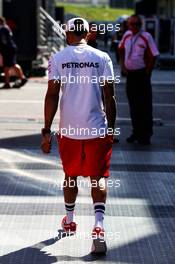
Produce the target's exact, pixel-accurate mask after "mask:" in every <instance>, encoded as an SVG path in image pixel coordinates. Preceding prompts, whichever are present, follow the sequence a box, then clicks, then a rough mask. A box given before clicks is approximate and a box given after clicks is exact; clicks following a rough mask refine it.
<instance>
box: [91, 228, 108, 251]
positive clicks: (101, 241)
mask: <svg viewBox="0 0 175 264" xmlns="http://www.w3.org/2000/svg"><path fill="white" fill-rule="evenodd" d="M104 236H105V231H104V229H103V228H101V227H98V226H96V227H94V229H93V231H92V239H93V242H92V248H91V253H101V254H106V252H107V245H106V242H105V238H104Z"/></svg>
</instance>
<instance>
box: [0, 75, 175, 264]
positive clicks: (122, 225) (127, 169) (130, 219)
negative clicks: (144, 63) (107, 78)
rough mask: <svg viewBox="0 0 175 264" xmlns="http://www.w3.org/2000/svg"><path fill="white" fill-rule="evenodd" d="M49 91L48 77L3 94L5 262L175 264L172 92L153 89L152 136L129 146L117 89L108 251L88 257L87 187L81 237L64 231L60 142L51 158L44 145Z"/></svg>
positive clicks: (1, 251)
mask: <svg viewBox="0 0 175 264" xmlns="http://www.w3.org/2000/svg"><path fill="white" fill-rule="evenodd" d="M45 91H46V80H45V79H32V80H30V81H29V83H28V84H27V85H26V86H25V87H23V88H22V89H20V90H17V89H11V90H0V104H1V107H0V227H1V228H0V238H1V239H0V241H1V242H0V264H46V263H47V264H51V263H71V262H74V263H84V262H93V263H106V262H107V263H122V264H123V263H127V264H128V263H129V264H131V263H132V264H136V263H138V264H174V263H175V251H174V245H175V227H174V223H175V221H174V220H175V189H174V184H175V152H174V150H175V119H174V109H175V87H174V86H173V85H167V84H166V83H165V84H161V85H160V83H159V85H158V83H157V84H156V83H155V85H154V87H153V94H154V117H155V120H154V132H155V133H154V137H153V143H152V145H151V146H147V147H141V146H138V145H137V144H134V145H128V144H127V143H126V142H125V138H126V136H127V135H128V134H129V133H130V120H129V119H128V117H129V114H128V106H127V101H126V97H125V92H124V85H123V84H120V85H118V87H117V95H118V115H119V118H118V123H117V126H118V127H120V130H121V135H120V143H119V144H117V145H114V148H113V150H114V151H113V156H112V164H111V180H113V182H112V181H111V182H110V185H109V196H108V201H107V210H106V218H105V227H106V231H107V242H108V254H107V256H106V257H101V258H97V257H94V256H91V254H90V247H91V239H90V237H89V235H90V232H91V229H92V226H93V223H94V220H93V208H92V202H91V199H90V196H89V192H90V190H89V188H88V182H83V181H82V180H81V181H80V184H79V185H80V188H79V197H78V200H77V205H76V215H75V219H76V221H77V222H78V232H77V235H76V236H74V237H63V235H62V232H61V230H60V221H61V219H62V216H63V215H64V206H63V196H62V180H63V172H62V168H61V164H60V159H59V157H58V155H57V146H56V141H54V144H53V149H52V153H51V155H50V156H45V155H43V154H42V153H41V151H40V148H39V144H40V134H39V133H40V129H41V127H42V125H43V100H44V94H45ZM57 122H58V120H56V121H55V123H54V126H53V129H56V128H57ZM58 230H59V231H58Z"/></svg>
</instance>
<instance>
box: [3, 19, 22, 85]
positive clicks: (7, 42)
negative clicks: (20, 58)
mask: <svg viewBox="0 0 175 264" xmlns="http://www.w3.org/2000/svg"><path fill="white" fill-rule="evenodd" d="M16 52H17V47H16V44H15V42H14V40H13V34H12V31H11V30H10V28H9V27H8V25H7V24H6V20H5V18H4V17H0V53H1V55H2V59H3V70H4V74H5V84H4V86H3V87H2V88H11V86H10V70H11V69H13V71H14V72H15V74H16V75H17V77H18V78H19V80H18V81H17V82H16V83H15V84H14V85H13V87H14V88H20V87H21V86H23V85H24V84H25V83H26V82H27V78H26V77H25V75H24V73H23V70H22V68H21V66H20V65H18V64H17V63H16Z"/></svg>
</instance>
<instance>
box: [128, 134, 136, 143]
mask: <svg viewBox="0 0 175 264" xmlns="http://www.w3.org/2000/svg"><path fill="white" fill-rule="evenodd" d="M136 140H137V139H136V137H135V135H134V134H131V136H129V137H128V138H127V139H126V141H127V142H128V143H134V142H135V141H136Z"/></svg>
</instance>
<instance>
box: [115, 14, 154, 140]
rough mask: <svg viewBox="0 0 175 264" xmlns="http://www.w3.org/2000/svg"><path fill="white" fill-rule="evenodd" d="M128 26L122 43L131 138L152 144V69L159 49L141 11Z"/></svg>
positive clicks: (121, 50)
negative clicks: (148, 30)
mask: <svg viewBox="0 0 175 264" xmlns="http://www.w3.org/2000/svg"><path fill="white" fill-rule="evenodd" d="M128 28H129V30H128V31H126V33H125V34H124V36H123V38H122V40H121V42H120V44H119V53H120V58H121V67H122V72H124V73H125V74H126V78H127V82H126V93H127V98H128V102H129V107H130V115H131V120H132V127H133V131H132V134H131V135H130V136H129V137H128V138H127V142H128V143H134V142H135V141H137V142H138V143H139V144H143V145H149V144H150V143H151V141H150V140H151V136H152V134H153V117H152V87H151V73H152V70H153V67H154V64H155V60H156V57H157V56H158V55H159V51H158V49H157V47H156V44H155V42H154V40H153V38H152V36H151V34H150V33H148V32H146V31H143V30H142V21H141V18H140V17H139V16H138V15H132V16H131V17H130V18H129V19H128Z"/></svg>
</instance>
